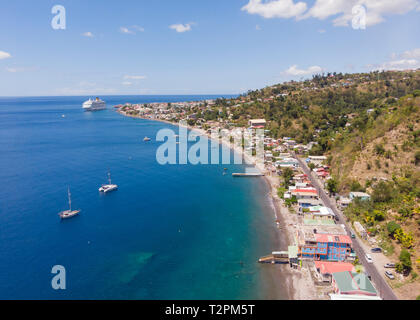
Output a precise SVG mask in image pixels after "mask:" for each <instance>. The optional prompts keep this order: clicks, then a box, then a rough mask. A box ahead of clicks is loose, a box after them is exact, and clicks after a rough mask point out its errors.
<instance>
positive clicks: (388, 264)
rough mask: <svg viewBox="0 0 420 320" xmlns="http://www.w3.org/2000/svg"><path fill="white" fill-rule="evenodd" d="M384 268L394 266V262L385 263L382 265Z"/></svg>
mask: <svg viewBox="0 0 420 320" xmlns="http://www.w3.org/2000/svg"><path fill="white" fill-rule="evenodd" d="M384 268H395V263H387V264H385V265H384Z"/></svg>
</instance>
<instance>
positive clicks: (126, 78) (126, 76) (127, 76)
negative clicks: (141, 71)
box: [124, 75, 147, 80]
mask: <svg viewBox="0 0 420 320" xmlns="http://www.w3.org/2000/svg"><path fill="white" fill-rule="evenodd" d="M146 78H147V77H146V76H130V75H125V76H124V79H125V80H144V79H146Z"/></svg>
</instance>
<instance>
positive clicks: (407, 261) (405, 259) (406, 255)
mask: <svg viewBox="0 0 420 320" xmlns="http://www.w3.org/2000/svg"><path fill="white" fill-rule="evenodd" d="M397 265H398V268H397V271H398V272H401V273H404V274H406V275H408V274H409V273H410V271H411V255H410V252H408V251H407V250H406V249H403V250H401V253H400V263H398V264H397ZM398 269H399V270H398Z"/></svg>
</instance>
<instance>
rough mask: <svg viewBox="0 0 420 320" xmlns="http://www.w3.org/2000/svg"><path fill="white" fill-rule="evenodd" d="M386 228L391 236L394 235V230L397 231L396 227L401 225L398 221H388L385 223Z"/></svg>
mask: <svg viewBox="0 0 420 320" xmlns="http://www.w3.org/2000/svg"><path fill="white" fill-rule="evenodd" d="M386 229H387V230H388V234H389V235H390V236H391V237H394V234H395V232H397V230H398V229H401V226H400V225H399V224H398V223H396V222H395V221H390V222H388V224H387V225H386Z"/></svg>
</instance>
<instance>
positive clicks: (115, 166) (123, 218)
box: [0, 96, 287, 299]
mask: <svg viewBox="0 0 420 320" xmlns="http://www.w3.org/2000/svg"><path fill="white" fill-rule="evenodd" d="M103 98H104V100H105V101H107V103H108V106H109V108H108V110H105V111H101V112H96V113H88V112H83V110H82V109H81V103H82V102H83V101H84V100H86V98H85V97H44V98H42V97H41V98H0V155H1V156H0V182H1V185H2V187H1V188H0V298H1V299H263V298H287V297H286V293H285V289H284V288H281V287H280V288H279V287H277V286H273V285H272V284H273V277H278V276H277V275H275V274H274V273H272V272H271V271H270V268H264V267H262V266H260V265H258V264H257V263H256V261H257V260H258V258H259V257H260V256H262V255H265V254H267V253H269V252H271V251H272V250H274V249H277V248H275V247H274V246H275V243H276V241H278V239H277V237H278V234H277V233H276V230H275V228H274V224H273V211H272V208H271V205H270V203H269V201H268V200H267V199H268V198H267V192H268V188H267V186H266V184H265V182H264V181H263V180H262V179H234V178H232V177H231V175H230V174H228V175H223V174H222V173H223V168H224V167H227V168H228V170H229V171H228V172H229V173H232V172H234V171H237V172H243V170H244V167H243V166H241V165H195V166H194V165H166V166H162V165H159V164H158V163H157V161H156V159H155V153H156V148H157V147H158V146H159V143H158V142H156V141H154V139H152V141H151V142H150V143H144V142H143V141H142V139H143V137H144V136H149V137H152V138H154V137H156V133H157V131H158V130H160V129H162V128H172V129H174V130H177V127H175V126H171V125H167V124H163V123H160V122H154V121H148V120H141V119H132V118H126V117H123V116H122V115H120V114H118V113H116V112H115V111H114V110H113V108H111V107H110V106H111V105H115V104H119V103H125V102H139V103H140V102H154V101H168V102H175V101H185V100H197V99H199V98H200V99H201V98H211V97H192V96H165V97H159V96H154V97H151V96H149V97H146V96H143V97H142V96H138V97H134V96H126V97H122V96H112V97H103ZM63 114H64V115H65V117H64V118H63V117H62V115H63ZM108 170H110V171H111V173H112V178H113V182H114V183H117V184H118V185H119V190H118V191H116V192H114V193H111V194H108V195H101V194H99V193H98V187H99V186H100V185H101V184H102V183H105V182H106V173H107V171H108ZM67 186H70V188H71V192H72V200H73V207H74V208H80V209H82V212H81V214H80V216H78V217H76V218H74V219H71V220H67V221H63V222H62V221H60V219H59V217H58V216H57V213H58V212H59V211H61V210H64V209H66V208H67ZM57 264H59V265H63V266H64V267H65V268H66V286H67V288H66V290H59V291H56V290H53V289H52V287H51V279H52V277H53V275H52V274H51V268H52V266H54V265H57ZM275 280H276V281H277V280H278V279H275ZM280 280H281V279H280ZM280 282H281V281H280Z"/></svg>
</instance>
